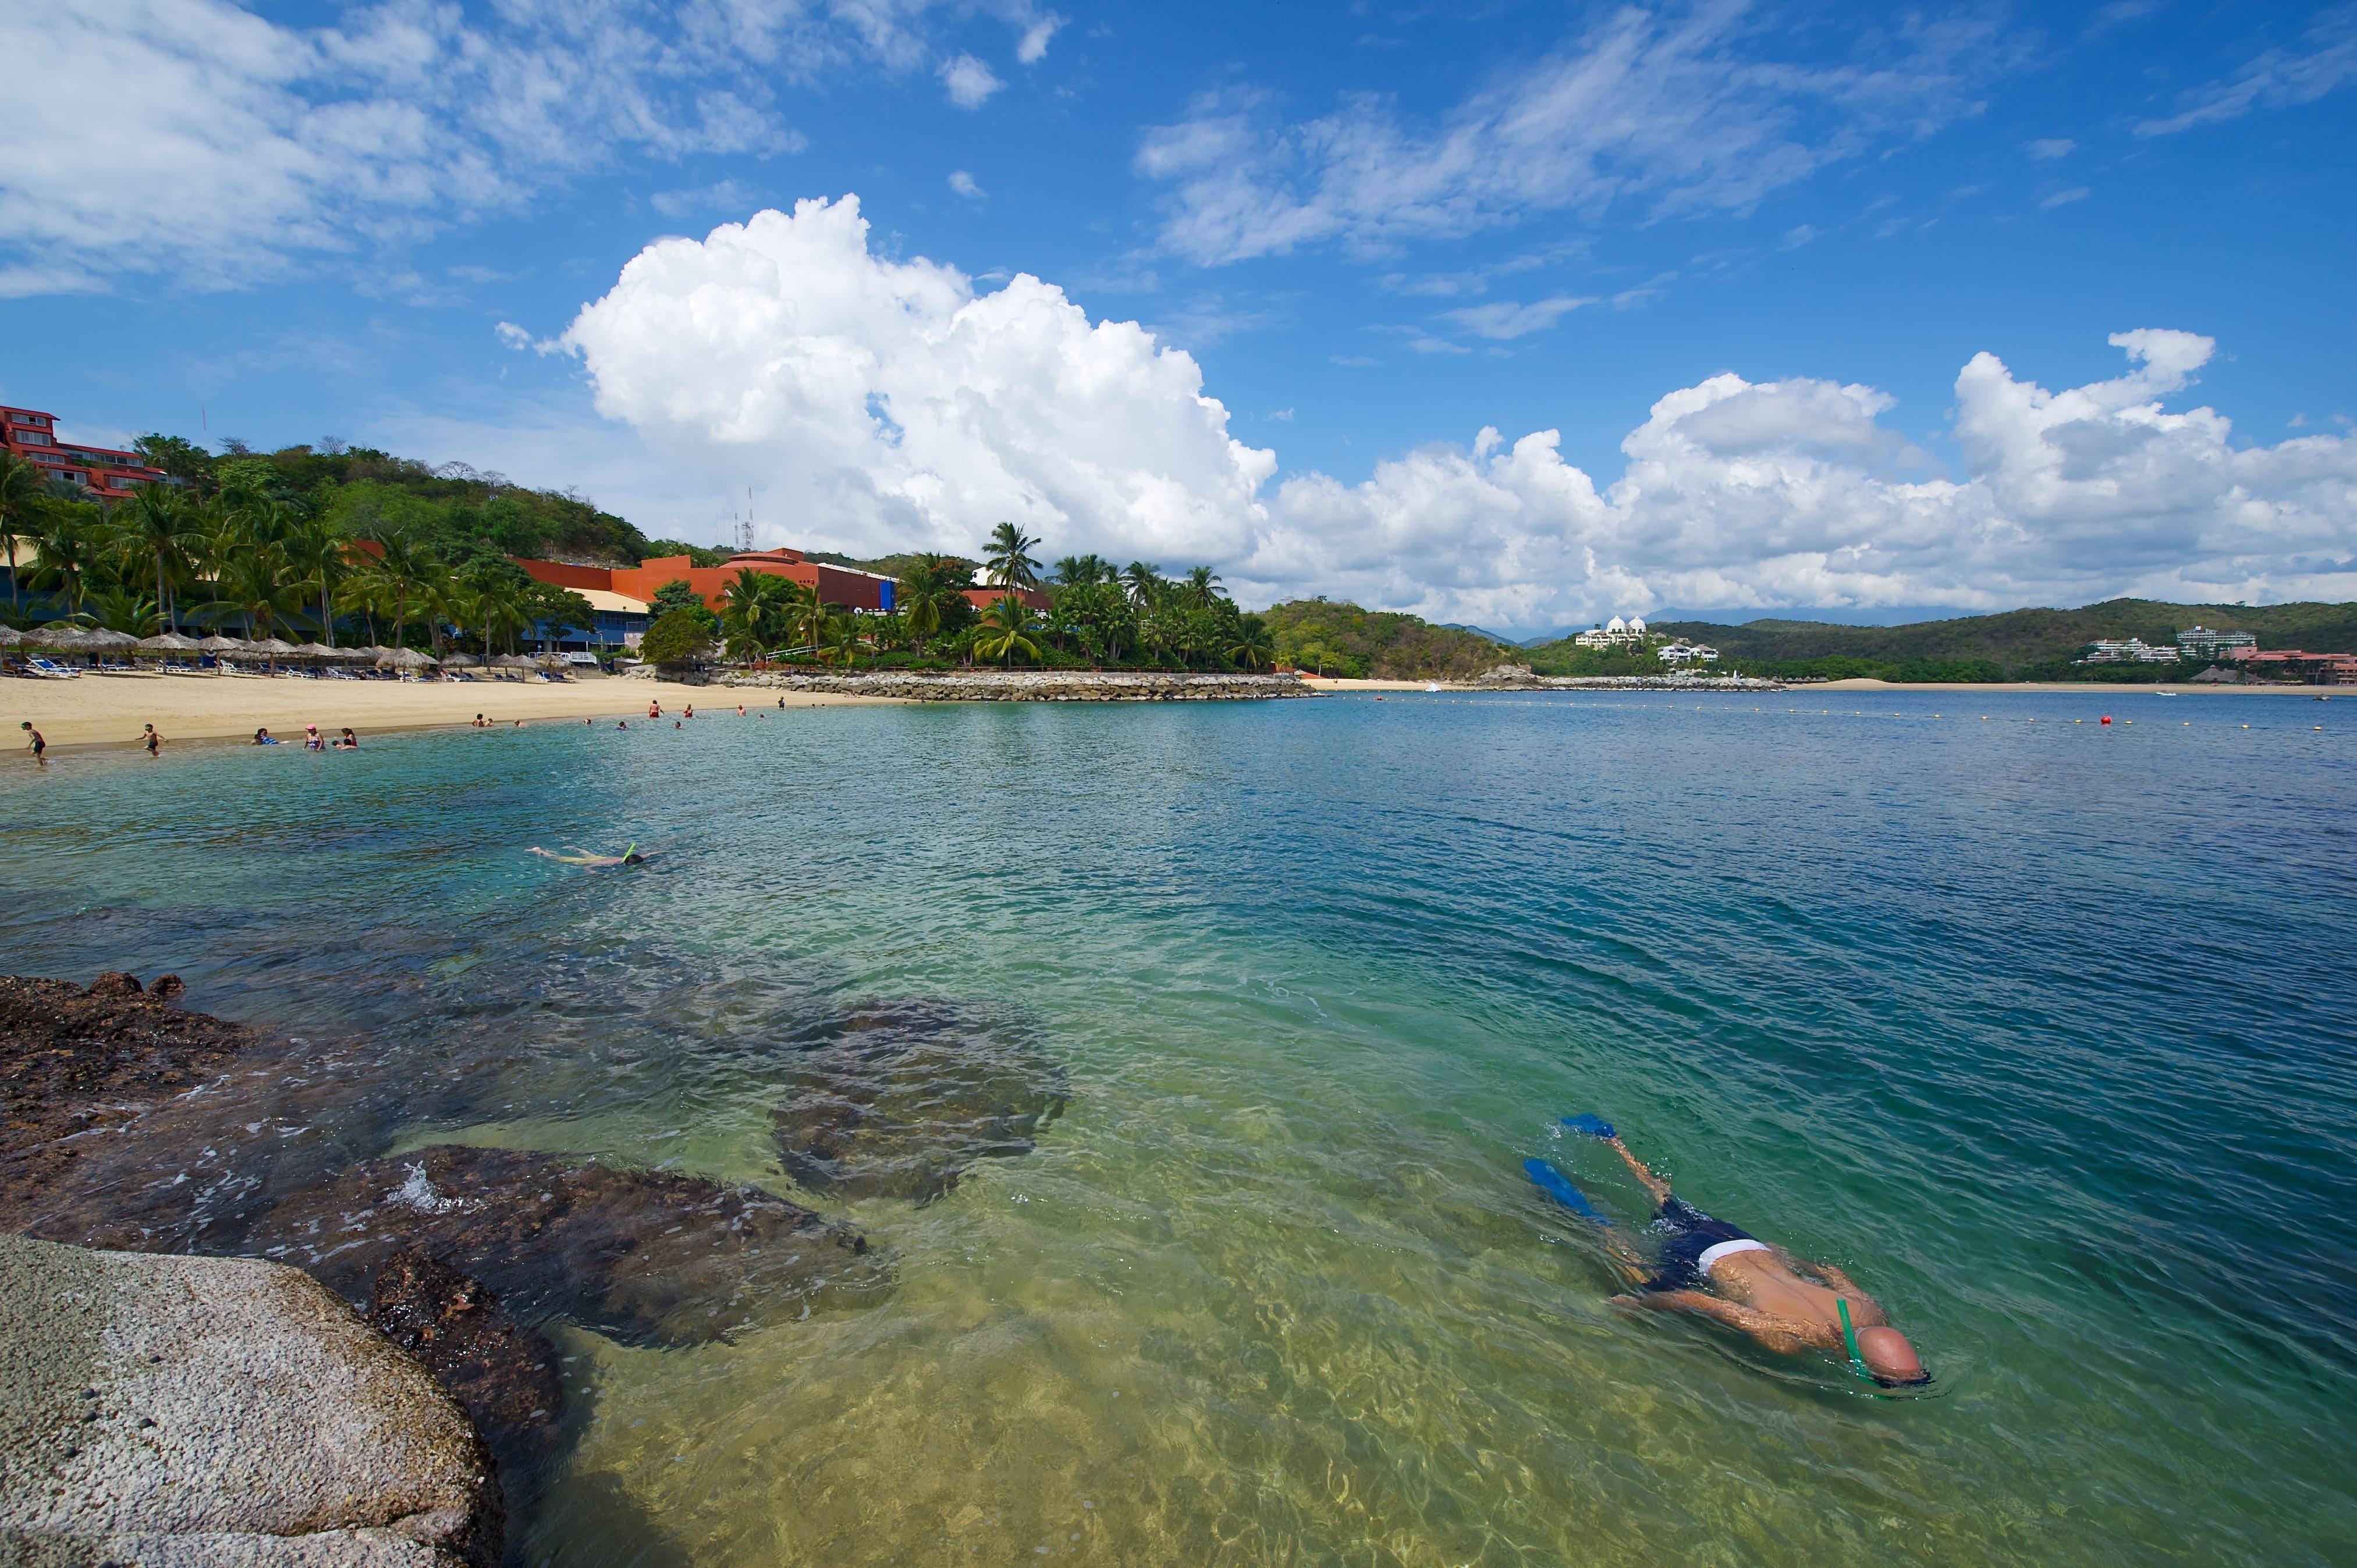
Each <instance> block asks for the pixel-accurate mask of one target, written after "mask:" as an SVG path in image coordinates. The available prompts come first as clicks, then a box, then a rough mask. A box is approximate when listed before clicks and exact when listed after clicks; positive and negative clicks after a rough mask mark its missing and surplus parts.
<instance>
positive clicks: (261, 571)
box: [220, 545, 296, 642]
mask: <svg viewBox="0 0 2357 1568" xmlns="http://www.w3.org/2000/svg"><path fill="white" fill-rule="evenodd" d="M220 587H221V599H222V602H223V603H225V604H227V605H228V606H229V607H231V609H233V610H236V611H237V612H238V613H239V614H240V615H242V616H243V617H244V618H245V635H246V636H247V637H248V638H250V639H253V640H255V641H257V642H258V641H260V640H261V639H264V638H265V637H268V636H269V635H270V634H271V628H273V626H274V625H275V624H276V622H277V619H278V618H279V617H280V616H282V615H284V614H285V613H286V611H288V610H289V609H292V608H293V607H294V606H295V602H296V599H295V591H294V590H293V589H292V588H290V587H288V586H287V585H286V574H285V561H284V559H283V557H281V556H280V555H279V553H278V547H277V546H276V545H262V546H259V547H257V548H254V549H250V550H242V551H240V552H239V553H237V554H235V555H233V556H231V559H230V562H229V564H228V565H227V566H226V567H224V568H223V569H222V571H221V579H220Z"/></svg>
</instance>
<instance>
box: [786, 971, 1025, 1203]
mask: <svg viewBox="0 0 2357 1568" xmlns="http://www.w3.org/2000/svg"><path fill="white" fill-rule="evenodd" d="M1070 1094H1071V1084H1070V1081H1069V1080H1068V1079H1066V1077H1065V1076H1064V1069H1062V1068H1061V1067H1060V1066H1059V1065H1058V1064H1057V1063H1056V1061H1055V1060H1054V1059H1053V1058H1050V1057H1048V1056H1047V1055H1045V1054H1043V1053H1042V1052H1040V1051H1039V1050H1037V1049H1036V1048H1034V1047H1030V1046H1028V1045H1026V1044H1024V1043H1022V1042H1021V1041H1020V1040H1019V1039H1017V1038H1016V1037H1014V1036H1013V1032H1012V1031H1010V1030H1008V1029H1007V1028H1006V1027H1005V1026H1002V1025H996V1024H994V1023H992V1022H990V1021H988V1020H985V1019H981V1018H978V1017H976V1016H975V1015H972V1014H970V1013H968V1012H966V1011H964V1010H962V1009H960V1008H957V1007H954V1006H952V1005H951V1004H947V1003H942V1002H934V1001H928V1000H925V999H923V998H913V997H912V998H907V999H903V1000H900V1001H895V1002H885V1003H879V1004H875V1005H873V1006H870V1007H866V1008H862V1009H861V1010H859V1011H857V1012H856V1013H854V1014H852V1015H850V1016H849V1017H847V1018H845V1019H844V1020H843V1021H842V1022H841V1023H840V1024H839V1025H838V1026H835V1027H834V1028H833V1029H831V1030H829V1031H828V1032H827V1033H826V1034H825V1035H824V1036H822V1037H821V1041H820V1043H818V1044H816V1045H814V1046H813V1047H810V1048H807V1049H804V1050H802V1051H800V1052H799V1053H797V1054H796V1056H795V1057H794V1058H793V1059H792V1060H791V1062H790V1063H789V1064H788V1065H787V1069H786V1098H785V1100H784V1101H783V1102H782V1103H780V1105H779V1107H778V1110H777V1112H776V1116H775V1124H776V1129H777V1136H778V1155H779V1158H780V1161H782V1162H783V1164H784V1165H785V1167H786V1170H787V1172H788V1173H789V1174H790V1175H791V1176H793V1178H794V1179H795V1180H796V1181H798V1182H800V1183H802V1186H804V1187H808V1188H810V1189H811V1190H812V1191H813V1192H823V1193H829V1194H839V1195H842V1196H845V1197H905V1198H911V1199H914V1200H915V1201H917V1202H919V1203H930V1202H931V1201H932V1200H933V1199H934V1198H936V1197H941V1196H942V1194H943V1193H945V1192H947V1191H949V1189H950V1188H952V1187H955V1186H956V1185H957V1181H958V1177H959V1176H961V1175H963V1173H964V1171H965V1168H966V1167H967V1166H968V1165H972V1164H973V1163H974V1161H976V1160H980V1159H991V1158H999V1157H1004V1156H1006V1155H1025V1154H1028V1153H1030V1152H1031V1149H1032V1146H1033V1141H1034V1140H1033V1134H1035V1133H1037V1132H1038V1131H1039V1129H1040V1128H1041V1127H1043V1126H1045V1125H1046V1124H1047V1123H1048V1122H1052V1121H1054V1120H1055V1119H1056V1117H1057V1115H1058V1114H1059V1113H1060V1112H1062V1111H1063V1109H1064V1103H1065V1101H1066V1100H1067V1099H1068V1098H1069V1097H1070Z"/></svg>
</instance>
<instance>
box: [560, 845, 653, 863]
mask: <svg viewBox="0 0 2357 1568" xmlns="http://www.w3.org/2000/svg"><path fill="white" fill-rule="evenodd" d="M565 848H567V849H569V850H571V851H573V853H572V854H557V853H556V852H555V851H554V850H546V849H543V848H541V847H540V846H539V845H538V844H534V845H533V846H532V853H533V854H536V855H540V856H542V857H543V858H544V859H547V860H561V861H563V862H564V863H565V865H645V864H646V863H647V862H648V861H649V860H650V859H651V858H653V857H652V856H651V855H644V854H640V853H639V845H638V841H637V840H635V839H633V840H631V841H630V848H628V849H626V850H624V851H623V852H622V853H621V854H590V853H589V852H588V851H587V850H585V849H583V848H582V847H581V846H580V845H579V844H577V843H569V844H566V845H565Z"/></svg>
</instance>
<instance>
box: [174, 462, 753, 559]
mask: <svg viewBox="0 0 2357 1568" xmlns="http://www.w3.org/2000/svg"><path fill="white" fill-rule="evenodd" d="M138 446H139V450H140V451H141V452H142V453H143V454H144V455H145V456H146V458H147V460H148V461H149V462H151V463H153V464H155V465H156V467H159V468H162V469H163V470H164V471H165V472H167V473H168V474H172V475H175V476H177V477H178V478H184V479H187V480H188V481H189V482H190V483H191V484H192V485H194V486H195V487H196V489H197V490H198V492H199V494H204V495H210V494H212V493H214V492H215V491H217V490H219V489H221V487H222V486H223V485H224V484H229V485H234V486H236V487H237V488H240V489H258V490H260V491H262V492H263V493H264V494H265V495H268V496H270V497H271V498H273V499H277V500H284V501H293V502H299V503H301V504H302V505H304V506H305V507H307V508H308V509H309V510H311V511H313V512H314V513H316V514H317V515H320V516H324V517H328V518H332V519H333V520H334V521H337V522H338V523H339V524H341V525H343V526H344V527H345V528H346V529H347V530H349V531H350V532H355V533H368V534H377V533H381V532H384V531H385V530H388V529H394V528H399V529H404V530H406V531H408V532H410V533H412V534H413V535H414V536H415V537H416V538H417V540H418V541H419V542H421V543H427V544H432V545H435V546H436V547H437V548H439V549H441V550H443V551H444V552H445V553H451V552H453V551H462V550H463V549H464V548H465V547H467V546H472V545H489V546H490V548H492V549H494V550H497V551H498V552H499V553H502V554H506V555H522V556H527V557H533V558H546V559H553V560H558V561H572V562H576V563H579V564H587V565H599V566H629V565H636V564H638V563H639V562H640V561H641V560H643V559H645V558H647V557H649V556H653V555H687V554H693V555H695V556H696V557H697V558H698V564H703V565H711V564H718V563H719V562H720V561H721V560H723V559H724V557H723V556H722V555H721V554H720V553H718V552H716V551H712V550H705V549H701V548H699V547H696V546H694V545H688V544H683V543H680V542H677V541H675V540H663V539H649V538H647V537H646V535H644V534H642V533H640V532H639V531H638V530H637V529H636V528H634V527H632V526H631V525H630V522H628V521H625V520H624V519H622V518H619V517H616V516H615V515H614V514H613V513H611V512H608V511H600V510H597V506H596V505H595V504H594V503H592V502H590V501H588V500H587V499H583V498H582V497H580V496H577V495H573V494H570V493H568V492H563V491H557V490H534V489H525V488H523V487H522V486H520V485H515V484H511V483H510V482H509V481H508V480H507V479H506V478H504V477H503V476H500V475H499V474H485V473H479V472H477V471H476V470H475V469H473V468H470V467H467V465H465V464H463V463H446V464H444V465H443V466H442V467H438V468H432V467H426V466H425V464H423V463H420V462H418V461H416V460H415V459H414V458H409V457H395V456H391V455H390V454H388V453H384V452H379V451H375V450H373V449H371V448H369V447H365V446H335V447H332V448H322V447H312V446H286V447H282V448H280V449H279V450H277V451H275V452H249V451H239V450H232V451H230V452H227V453H224V454H221V456H214V455H213V454H211V453H209V452H207V451H205V450H204V449H203V448H202V447H199V446H197V445H196V444H194V443H193V442H189V441H185V440H182V439H180V438H178V437H177V436H167V435H150V436H147V437H145V438H144V439H142V440H141V441H140V442H139V443H138Z"/></svg>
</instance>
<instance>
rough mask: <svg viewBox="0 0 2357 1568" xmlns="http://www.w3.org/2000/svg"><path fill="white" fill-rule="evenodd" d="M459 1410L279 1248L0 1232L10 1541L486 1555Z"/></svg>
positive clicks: (100, 1555) (480, 1468) (21, 1547)
mask: <svg viewBox="0 0 2357 1568" xmlns="http://www.w3.org/2000/svg"><path fill="white" fill-rule="evenodd" d="M501 1529H502V1514H501V1508H500V1496H499V1489H498V1487H497V1484H496V1482H495V1481H494V1480H493V1479H492V1470H491V1461H490V1455H489V1454H488V1453H487V1452H485V1450H484V1448H483V1445H482V1444H481V1442H480V1441H479V1439H478V1438H477V1437H476V1435H475V1433H474V1430H473V1428H472V1427H470V1426H469V1425H468V1422H467V1418H466V1416H465V1415H464V1414H463V1413H462V1412H460V1411H459V1409H458V1407H457V1405H456V1404H455V1403H453V1402H451V1400H450V1397H449V1396H448V1395H447V1393H445V1392H444V1391H442V1390H441V1388H440V1387H439V1386H437V1385H436V1383H435V1381H434V1380H433V1379H432V1378H430V1377H429V1376H427V1375H426V1373H425V1370H424V1369H422V1368H420V1367H419V1366H418V1365H417V1364H416V1363H415V1362H414V1361H413V1360H412V1359H410V1358H409V1357H407V1356H406V1355H404V1354H403V1353H402V1352H401V1351H400V1350H398V1349H396V1348H393V1346H392V1345H390V1344H388V1343H386V1341H385V1340H384V1339H383V1337H381V1336H380V1335H378V1334H377V1333H376V1332H375V1331H373V1330H372V1329H371V1328H369V1327H368V1326H366V1325H364V1324H363V1323H361V1321H360V1320H359V1318H357V1317H355V1316H353V1314H352V1312H351V1310H350V1308H349V1307H348V1306H346V1305H344V1304H343V1303H342V1302H341V1301H339V1300H338V1299H337V1298H336V1297H335V1296H334V1295H332V1294H329V1293H328V1291H327V1290H326V1289H324V1288H322V1287H321V1286H320V1285H318V1284H317V1283H315V1282H313V1281H312V1280H309V1279H307V1278H306V1277H305V1276H304V1275H302V1274H301V1273H297V1272H296V1271H295V1270H293V1269H288V1268H283V1267H280V1266H278V1265H276V1264H274V1263H265V1262H259V1261H256V1260H252V1259H205V1258H163V1257H144V1256H135V1255H132V1254H128V1253H121V1252H93V1251H84V1250H82V1249H80V1248H75V1247H65V1246H58V1245H53V1244H50V1243H48V1242H42V1241H33V1240H25V1239H23V1238H19V1237H15V1236H8V1235H0V1552H5V1555H6V1558H7V1560H8V1561H11V1562H32V1563H47V1562H60V1563H108V1562H112V1563H125V1564H130V1563H146V1564H156V1565H159V1568H160V1565H165V1564H170V1565H178V1564H189V1565H191V1568H194V1565H198V1564H205V1565H212V1564H224V1565H225V1564H232V1563H253V1564H277V1563H287V1564H294V1563H306V1564H308V1563H323V1564H324V1563H339V1564H340V1563H350V1564H354V1565H367V1568H377V1565H380V1564H381V1565H385V1568H393V1565H410V1564H414V1565H418V1568H425V1565H429V1564H431V1565H436V1568H457V1564H460V1563H468V1564H474V1565H476V1568H488V1565H490V1564H492V1563H497V1562H498V1561H499V1557H500V1534H501Z"/></svg>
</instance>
